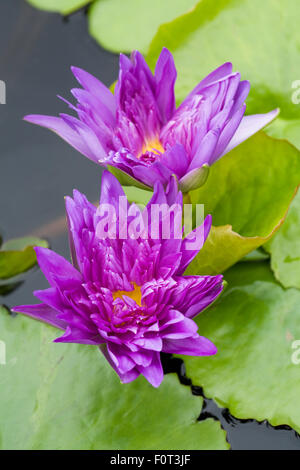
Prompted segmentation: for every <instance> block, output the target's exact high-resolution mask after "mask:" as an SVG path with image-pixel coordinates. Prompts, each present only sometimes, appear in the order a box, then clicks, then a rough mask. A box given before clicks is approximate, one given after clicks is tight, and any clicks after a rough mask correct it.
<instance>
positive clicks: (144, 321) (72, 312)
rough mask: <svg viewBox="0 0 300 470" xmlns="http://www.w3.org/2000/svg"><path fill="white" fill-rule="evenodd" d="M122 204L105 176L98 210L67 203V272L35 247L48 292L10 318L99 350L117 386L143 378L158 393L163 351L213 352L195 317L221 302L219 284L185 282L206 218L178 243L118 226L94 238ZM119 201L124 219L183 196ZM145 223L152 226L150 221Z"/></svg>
mask: <svg viewBox="0 0 300 470" xmlns="http://www.w3.org/2000/svg"><path fill="white" fill-rule="evenodd" d="M120 198H123V199H124V198H125V195H124V192H123V189H122V187H121V185H120V183H119V182H118V180H117V179H116V178H115V177H114V176H113V175H112V174H111V173H109V172H107V171H105V172H104V174H103V179H102V191H101V198H100V205H99V208H98V209H96V207H95V206H94V205H93V204H91V203H90V202H89V201H88V200H87V199H86V197H85V196H84V195H82V194H81V193H79V192H78V191H74V197H73V199H72V198H69V197H68V198H66V211H67V218H68V225H69V233H70V246H71V253H72V261H73V264H71V263H69V262H68V261H67V260H65V259H64V258H62V257H61V256H59V255H58V254H56V253H54V252H53V251H51V250H49V249H47V248H39V247H37V248H36V249H35V250H36V254H37V259H38V263H39V265H40V268H41V270H42V271H43V273H44V275H45V277H46V278H47V280H48V282H49V284H50V287H49V288H48V289H46V290H40V291H35V292H34V294H35V296H36V297H37V298H38V299H39V300H40V301H41V302H42V303H40V304H35V305H21V306H18V307H15V308H14V311H16V312H20V313H23V314H26V315H28V316H30V317H33V318H35V319H37V320H40V321H43V322H46V323H49V324H50V325H52V326H54V327H57V328H60V329H62V330H64V333H63V335H62V336H61V337H59V338H57V339H55V342H65V343H82V344H88V345H98V346H99V348H100V350H101V351H102V353H103V354H104V356H105V357H106V359H107V360H108V362H109V363H110V364H111V366H112V367H113V368H114V369H115V371H116V372H117V373H118V374H119V376H120V378H121V381H122V382H124V383H126V382H131V381H132V380H134V379H135V378H136V377H138V376H139V375H140V374H143V375H144V376H145V377H146V379H147V380H148V381H149V382H150V383H151V384H152V385H153V386H155V387H157V386H159V385H160V383H161V381H162V379H163V370H162V365H161V360H160V352H161V351H164V352H167V353H178V354H187V355H195V356H209V355H212V354H215V353H216V351H217V350H216V347H215V346H214V344H213V343H211V341H209V340H208V339H206V338H204V337H202V336H199V335H198V333H197V330H198V326H197V324H196V323H195V322H194V321H193V317H195V315H197V314H198V313H199V312H201V311H202V310H203V309H205V308H206V307H207V306H209V305H210V304H211V303H212V302H213V301H214V300H215V299H216V297H217V296H218V295H219V294H220V292H221V291H222V288H223V284H222V276H221V275H219V276H184V271H185V269H186V267H187V266H188V264H189V263H190V261H191V260H192V259H193V258H194V257H195V255H196V254H197V252H198V251H199V249H201V247H202V245H203V243H204V241H205V239H206V237H207V235H208V233H209V230H210V225H211V217H210V216H207V217H206V219H205V220H204V222H203V224H202V225H201V226H199V227H198V228H197V229H195V230H194V231H193V232H192V236H188V237H186V238H184V239H182V237H180V238H179V237H177V238H175V236H174V237H172V236H171V237H170V238H168V239H167V238H165V239H164V238H161V237H157V238H152V237H150V236H149V237H148V238H146V237H144V236H141V237H136V238H128V237H125V236H124V226H120V228H119V229H118V230H117V234H116V235H115V236H107V237H106V238H105V237H102V238H100V237H99V236H98V233H99V224H100V223H102V222H103V220H104V219H103V217H104V215H103V214H102V215H101V213H100V212H101V211H100V212H99V209H101V210H102V208H103V207H104V208H106V206H107V205H110V206H109V207H113V208H114V210H115V213H116V214H117V217H116V218H117V220H118V221H120V219H121V215H122V214H121V211H120V205H119V202H118V201H120ZM125 200H126V205H127V208H128V214H130V211H132V209H134V211H137V213H138V214H139V216H142V215H143V216H145V214H146V213H147V214H149V213H150V209H151V207H152V206H153V205H154V204H164V205H167V207H172V205H173V204H176V205H179V206H181V205H182V194H181V193H180V192H178V189H177V183H176V182H175V179H174V178H173V180H172V181H171V182H170V184H169V187H168V189H167V191H166V192H165V191H164V189H163V186H162V184H161V183H160V182H157V183H156V185H155V189H154V194H153V197H152V199H151V201H150V202H149V203H148V205H147V206H146V208H145V209H144V210H143V211H142V210H141V209H140V208H138V207H137V206H136V205H134V204H133V205H131V206H129V204H128V202H127V199H126V198H125ZM123 215H124V214H123ZM135 219H136V215H135V216H134V217H133V215H132V216H130V217H129V218H128V220H127V222H126V228H127V225H128V224H129V223H131V222H132V221H133V220H135ZM149 219H150V224H152V223H153V220H154V219H153V218H152V217H151V216H149ZM162 220H163V218H162V219H160V224H161V223H162ZM121 232H122V236H121ZM172 233H175V232H173V231H171V234H172ZM196 236H199V237H200V238H198V240H201V243H199V245H198V246H197V249H194V250H192V249H188V243H189V242H188V241H187V240H191V239H193V237H196Z"/></svg>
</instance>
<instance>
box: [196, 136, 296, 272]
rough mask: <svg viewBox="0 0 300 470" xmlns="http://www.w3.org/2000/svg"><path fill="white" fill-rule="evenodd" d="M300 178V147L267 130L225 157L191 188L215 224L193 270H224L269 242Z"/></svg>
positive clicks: (281, 219) (282, 217)
mask: <svg viewBox="0 0 300 470" xmlns="http://www.w3.org/2000/svg"><path fill="white" fill-rule="evenodd" d="M299 182H300V155H299V151H298V150H297V149H296V148H295V147H293V146H292V145H290V144H289V143H288V142H286V141H280V140H275V139H272V138H271V137H268V136H267V135H265V134H264V133H263V132H260V133H258V134H256V135H255V136H253V137H252V138H251V139H249V140H247V141H246V142H244V143H243V144H241V145H239V146H238V147H236V148H235V149H234V150H232V151H231V152H230V153H229V154H227V155H225V156H224V157H223V158H221V159H220V160H219V161H218V162H217V163H215V164H214V165H213V166H212V167H211V169H210V174H209V177H208V179H207V182H206V183H205V185H204V186H202V187H201V188H199V189H198V190H196V191H192V192H191V193H190V195H191V200H192V202H193V203H198V204H204V209H205V212H206V214H212V221H213V225H214V226H215V227H214V228H213V229H212V230H211V233H210V235H209V237H208V239H207V241H206V243H205V245H204V247H203V249H202V250H201V251H200V253H199V254H198V255H197V257H196V258H195V259H194V261H193V262H192V263H191V265H190V266H189V268H188V271H187V272H188V273H189V274H191V273H197V274H198V273H201V274H216V273H219V272H223V271H224V270H225V269H227V268H229V267H230V266H232V265H233V264H234V263H236V262H237V261H238V260H239V259H241V258H243V257H244V256H245V255H246V254H247V253H249V252H251V251H252V250H254V249H255V248H257V247H259V246H261V245H262V244H264V243H266V242H267V241H268V240H269V238H270V237H271V236H272V235H273V234H274V233H275V232H276V230H278V228H279V227H280V226H281V224H282V223H283V221H284V219H285V216H286V213H287V210H288V208H289V205H290V203H291V201H292V200H293V197H294V195H295V191H296V189H297V186H298V185H299Z"/></svg>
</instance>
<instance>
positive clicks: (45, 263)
mask: <svg viewBox="0 0 300 470" xmlns="http://www.w3.org/2000/svg"><path fill="white" fill-rule="evenodd" d="M35 252H36V257H37V261H38V264H39V266H40V268H41V270H42V271H43V273H44V276H45V278H46V279H47V281H48V282H49V284H50V285H51V286H53V287H55V286H56V285H57V278H58V277H61V278H65V279H70V282H71V283H73V282H74V281H75V282H76V281H77V282H80V283H81V282H82V276H81V274H80V272H79V271H77V269H75V268H74V266H72V264H71V263H69V261H67V260H66V259H65V258H63V257H62V256H60V255H58V254H57V253H55V252H54V251H52V250H49V248H42V247H35Z"/></svg>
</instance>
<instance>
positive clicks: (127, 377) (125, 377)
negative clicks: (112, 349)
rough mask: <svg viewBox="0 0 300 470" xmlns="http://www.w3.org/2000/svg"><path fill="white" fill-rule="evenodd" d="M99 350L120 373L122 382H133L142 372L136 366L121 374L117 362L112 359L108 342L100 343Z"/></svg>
mask: <svg viewBox="0 0 300 470" xmlns="http://www.w3.org/2000/svg"><path fill="white" fill-rule="evenodd" d="M99 350H100V351H101V352H102V354H103V355H104V357H105V359H106V360H107V362H108V363H109V364H110V365H111V367H112V368H113V369H114V371H115V372H116V373H117V374H118V375H119V377H120V380H121V382H122V383H124V384H125V383H129V382H132V381H133V380H135V379H136V378H137V377H138V376H139V375H140V372H139V371H138V370H137V369H136V368H135V369H131V370H130V371H129V372H127V373H126V374H120V372H119V370H118V369H117V367H116V365H115V363H114V362H113V361H112V359H111V357H110V355H109V353H108V351H107V345H106V344H100V346H99Z"/></svg>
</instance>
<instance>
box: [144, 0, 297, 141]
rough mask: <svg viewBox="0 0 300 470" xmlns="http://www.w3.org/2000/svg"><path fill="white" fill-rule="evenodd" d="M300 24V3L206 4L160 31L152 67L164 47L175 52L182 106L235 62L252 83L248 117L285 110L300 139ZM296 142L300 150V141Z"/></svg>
mask: <svg viewBox="0 0 300 470" xmlns="http://www.w3.org/2000/svg"><path fill="white" fill-rule="evenodd" d="M299 24H300V3H299V1H298V0H288V1H287V0H264V1H263V2H262V1H261V0H240V1H236V0H219V1H217V2H216V1H215V0H202V1H201V2H199V3H198V5H197V7H196V8H195V9H194V10H192V11H191V12H189V13H186V14H185V15H182V16H181V17H179V18H177V19H175V20H174V21H173V22H170V23H168V24H164V25H162V26H161V27H160V28H159V30H158V32H157V34H156V36H155V37H154V39H153V41H152V43H151V46H150V51H149V55H148V61H149V62H150V64H151V65H152V66H153V67H154V64H155V61H156V59H157V56H158V54H159V52H160V51H161V49H162V47H164V46H165V47H167V48H168V49H170V50H171V52H173V54H174V58H175V63H176V66H177V68H178V72H179V74H178V75H179V78H178V82H177V86H176V92H177V98H178V101H182V100H183V98H184V97H185V96H186V95H187V93H188V92H189V91H190V90H191V89H192V88H193V87H194V86H195V85H196V84H197V83H198V82H199V81H200V80H201V79H202V78H203V77H204V76H206V75H207V74H208V73H209V72H211V71H212V70H213V69H214V68H216V67H218V66H220V65H221V64H222V63H223V62H227V61H231V62H232V63H233V65H234V69H235V70H238V71H240V72H241V75H242V78H243V79H247V80H250V83H251V91H250V95H249V97H248V99H247V113H249V114H252V113H265V112H267V111H270V110H271V109H274V108H277V107H280V108H281V118H282V119H284V120H286V121H292V122H293V121H294V120H295V123H296V126H297V129H298V130H296V128H294V129H293V130H292V131H291V129H290V128H289V126H288V129H287V132H288V133H289V132H292V133H293V135H294V136H296V135H297V134H298V135H299V134H300V125H299V122H300V121H299V118H300V107H299V106H300V104H299V103H300V99H299V90H300V84H299V83H298V84H297V82H296V81H297V80H299V79H300V76H299V70H300V55H299V45H300V29H299ZM274 125H275V126H276V123H274ZM272 126H273V125H271V127H270V128H271V129H272ZM275 131H276V128H274V132H275ZM277 136H278V137H280V135H277ZM292 141H294V143H297V142H298V144H300V141H299V137H297V138H296V140H295V139H292Z"/></svg>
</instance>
